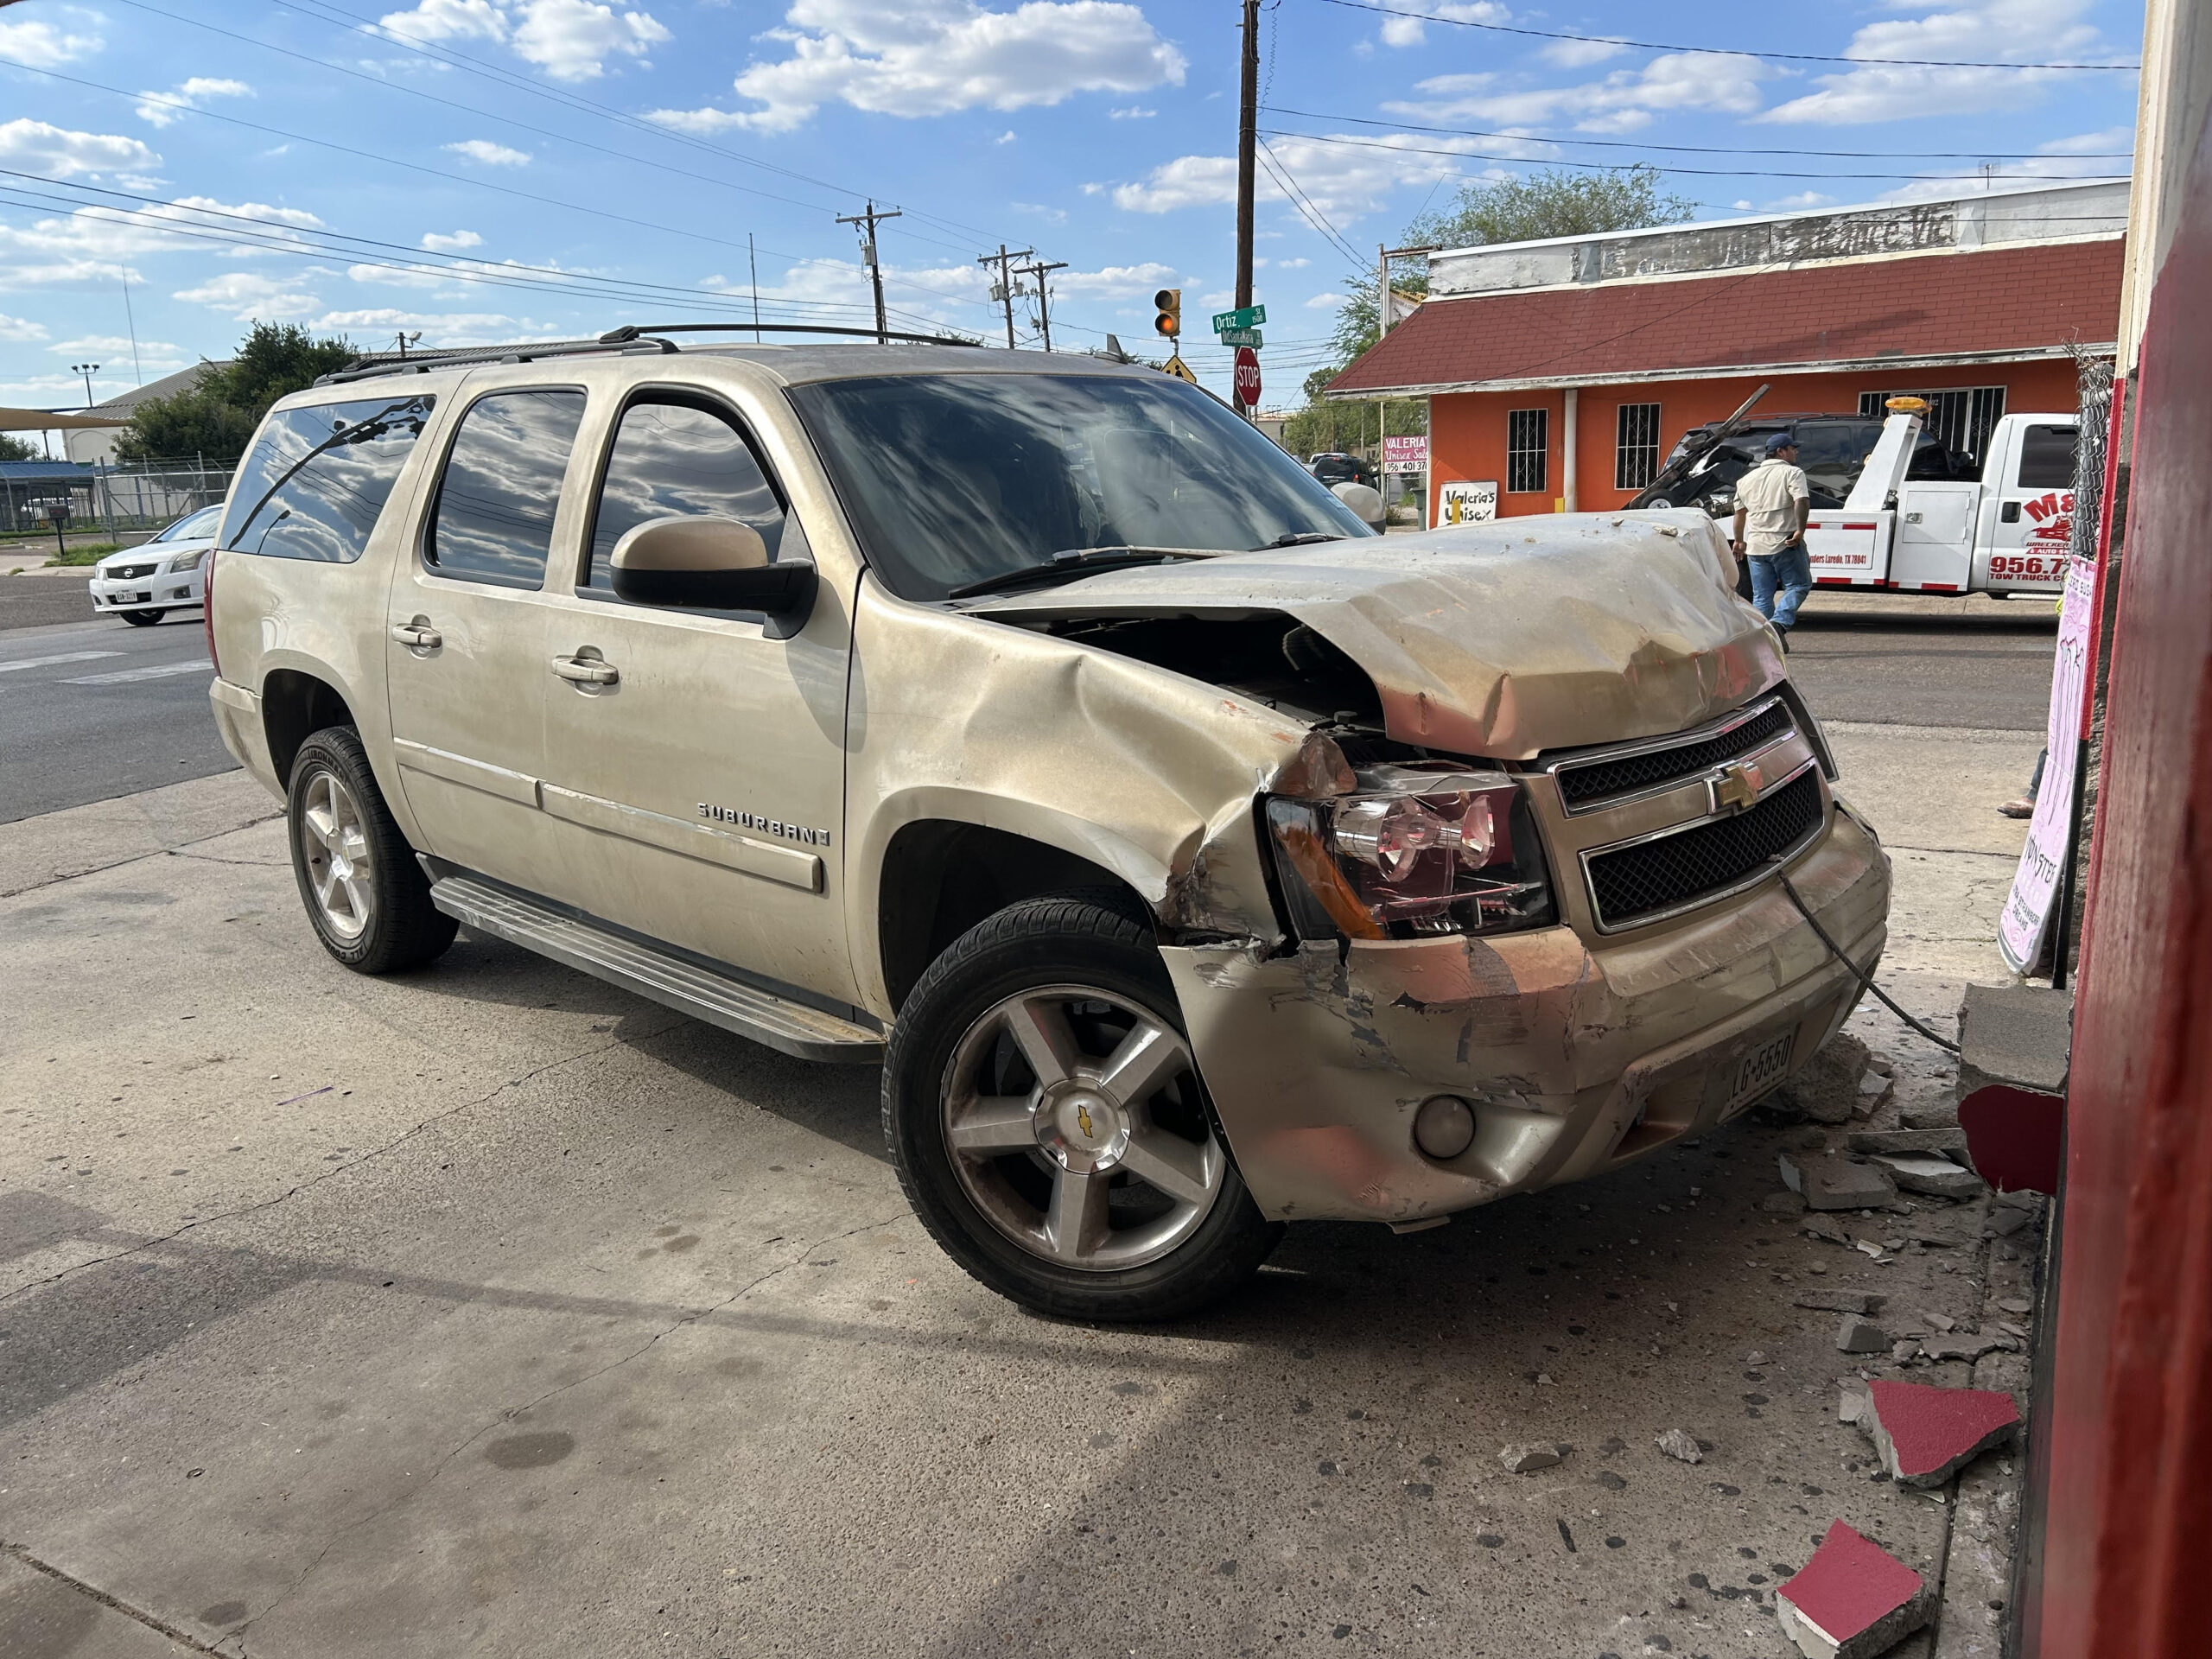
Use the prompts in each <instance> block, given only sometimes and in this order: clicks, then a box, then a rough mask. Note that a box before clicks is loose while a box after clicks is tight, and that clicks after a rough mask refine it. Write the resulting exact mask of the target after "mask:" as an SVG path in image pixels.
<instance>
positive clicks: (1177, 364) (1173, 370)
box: [1160, 352, 1198, 386]
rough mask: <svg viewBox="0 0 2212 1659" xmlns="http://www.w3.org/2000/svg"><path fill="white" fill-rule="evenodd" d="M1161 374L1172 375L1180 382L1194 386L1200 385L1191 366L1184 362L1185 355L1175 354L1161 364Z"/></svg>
mask: <svg viewBox="0 0 2212 1659" xmlns="http://www.w3.org/2000/svg"><path fill="white" fill-rule="evenodd" d="M1160 372H1161V373H1162V374H1172V375H1173V376H1174V377H1175V378H1177V379H1178V380H1187V381H1189V382H1190V383H1191V384H1192V385H1194V386H1195V385H1198V376H1197V375H1195V374H1192V372H1191V365H1189V364H1187V363H1185V361H1184V360H1183V354H1182V353H1180V352H1177V353H1174V354H1173V356H1171V357H1169V358H1168V359H1167V360H1166V362H1165V363H1163V364H1161V365H1160Z"/></svg>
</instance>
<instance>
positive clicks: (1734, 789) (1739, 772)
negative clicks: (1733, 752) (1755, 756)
mask: <svg viewBox="0 0 2212 1659" xmlns="http://www.w3.org/2000/svg"><path fill="white" fill-rule="evenodd" d="M1765 786H1766V778H1765V776H1764V774H1763V773H1762V772H1760V771H1759V768H1758V762H1757V761H1755V760H1737V761H1733V762H1731V763H1730V764H1729V765H1727V766H1723V767H1721V768H1720V775H1719V777H1718V778H1715V779H1713V810H1714V811H1716V812H1718V811H1719V810H1722V809H1723V808H1726V809H1727V810H1732V811H1737V812H1740V811H1742V810H1744V809H1745V807H1747V806H1749V805H1751V804H1752V803H1753V802H1755V801H1757V800H1758V798H1759V791H1760V790H1761V789H1763V788H1764V787H1765Z"/></svg>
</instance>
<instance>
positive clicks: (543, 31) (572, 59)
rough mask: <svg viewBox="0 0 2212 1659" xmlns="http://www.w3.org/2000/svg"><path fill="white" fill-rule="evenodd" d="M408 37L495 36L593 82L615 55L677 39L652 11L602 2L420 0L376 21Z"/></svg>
mask: <svg viewBox="0 0 2212 1659" xmlns="http://www.w3.org/2000/svg"><path fill="white" fill-rule="evenodd" d="M378 22H379V23H380V24H381V26H382V27H383V28H384V29H385V31H386V32H388V33H390V34H391V35H394V36H397V38H400V39H403V40H407V41H454V40H481V41H495V42H497V43H498V44H499V45H501V46H504V47H505V48H507V49H508V50H509V51H511V52H512V53H513V54H515V55H516V56H517V57H518V58H520V59H522V60H523V61H524V62H525V63H531V64H535V65H536V66H537V67H538V68H540V69H543V71H544V72H545V73H547V74H549V75H550V76H551V77H552V78H553V79H556V80H568V81H577V80H594V79H598V77H600V76H601V75H602V74H604V73H606V72H607V61H608V60H610V59H613V58H632V59H642V58H643V57H644V56H645V54H646V53H648V52H650V51H651V50H652V48H654V47H656V46H663V45H665V44H666V43H667V42H668V41H671V40H673V39H675V36H674V35H671V34H670V33H669V32H668V30H667V29H665V28H664V27H663V26H662V25H661V23H660V22H658V20H657V19H656V18H654V16H652V13H650V12H645V11H635V10H616V9H615V8H614V7H613V6H611V5H602V4H600V3H597V0H421V3H420V4H418V5H416V7H415V9H414V10H411V11H394V12H387V13H386V14H385V16H383V17H382V18H380V19H378Z"/></svg>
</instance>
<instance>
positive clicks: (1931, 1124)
mask: <svg viewBox="0 0 2212 1659" xmlns="http://www.w3.org/2000/svg"><path fill="white" fill-rule="evenodd" d="M1897 1127H1898V1128H1901V1129H1955V1128H1958V1127H1959V1109H1958V1108H1957V1107H1956V1106H1953V1105H1949V1104H1948V1103H1947V1104H1944V1105H1941V1106H1900V1107H1898V1108H1897Z"/></svg>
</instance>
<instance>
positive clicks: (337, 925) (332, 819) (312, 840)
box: [300, 772, 376, 941]
mask: <svg viewBox="0 0 2212 1659" xmlns="http://www.w3.org/2000/svg"><path fill="white" fill-rule="evenodd" d="M300 830H301V836H300V840H301V850H302V852H303V853H304V854H305V855H306V856H307V865H308V886H309V887H311V888H312V889H313V890H314V893H315V907H316V908H317V909H318V910H320V911H321V912H322V921H323V925H324V926H326V927H327V928H328V929H329V930H330V931H331V932H332V933H333V934H334V936H335V937H337V938H340V939H345V940H348V941H350V940H353V939H358V938H360V937H361V934H362V932H363V931H365V929H366V928H367V927H368V925H369V923H370V921H371V919H372V918H373V917H374V915H375V913H376V882H375V878H374V876H373V875H372V873H371V869H370V861H369V838H368V836H367V834H366V832H365V831H364V829H362V827H361V808H360V804H359V802H358V801H356V800H355V799H354V798H353V791H352V790H350V789H348V788H346V784H345V782H344V780H343V779H340V777H339V776H338V775H337V774H336V773H335V772H316V773H315V776H314V778H313V779H310V780H309V781H308V788H307V795H306V798H305V799H304V800H303V801H302V804H301V812H300Z"/></svg>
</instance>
